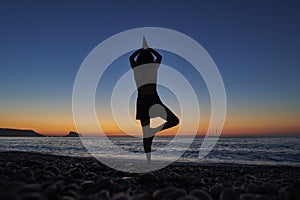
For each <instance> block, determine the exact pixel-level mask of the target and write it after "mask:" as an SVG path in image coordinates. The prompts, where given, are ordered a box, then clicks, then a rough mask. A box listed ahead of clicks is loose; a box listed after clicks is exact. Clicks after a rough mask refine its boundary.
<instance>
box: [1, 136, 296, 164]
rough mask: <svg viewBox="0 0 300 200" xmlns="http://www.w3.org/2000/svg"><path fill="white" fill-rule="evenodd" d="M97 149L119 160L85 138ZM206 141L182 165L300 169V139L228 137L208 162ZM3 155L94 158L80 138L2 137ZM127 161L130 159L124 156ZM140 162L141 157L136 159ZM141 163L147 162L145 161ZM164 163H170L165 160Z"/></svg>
mask: <svg viewBox="0 0 300 200" xmlns="http://www.w3.org/2000/svg"><path fill="white" fill-rule="evenodd" d="M83 139H84V140H85V142H88V143H90V144H91V146H93V148H94V149H95V152H97V151H98V152H99V154H98V155H97V156H102V157H108V158H117V157H120V156H118V155H115V154H114V149H110V150H109V151H108V152H105V153H103V152H101V147H100V146H99V145H97V139H95V138H83ZM171 139H172V138H168V137H156V138H155V139H154V142H153V149H154V150H155V149H160V148H162V147H165V146H166V145H167V144H168V143H169V142H170V140H171ZM110 140H111V141H112V142H113V143H114V144H115V145H118V146H119V147H120V148H122V149H124V150H126V151H131V152H135V153H142V152H143V145H142V139H141V138H134V137H112V138H110ZM185 141H186V140H185V138H182V140H181V141H180V142H179V143H178V145H177V146H176V148H171V149H167V150H166V151H169V152H173V153H176V152H178V151H182V150H185V149H184V148H183V147H184V143H185ZM202 141H203V138H201V137H197V138H195V139H194V142H193V143H192V144H191V146H190V148H189V149H187V150H186V151H185V153H184V154H183V155H182V156H181V158H180V159H179V161H190V162H205V163H206V162H217V163H220V162H221V163H241V164H243V163H245V164H271V165H297V166H300V156H299V155H300V145H299V144H300V137H226V138H219V140H218V143H217V144H216V146H215V147H214V149H213V150H212V151H211V152H210V153H209V155H207V156H206V158H205V159H203V160H199V159H198V153H199V148H200V146H201V144H202ZM0 142H1V143H0V151H33V152H41V153H49V154H56V155H68V156H85V157H86V156H91V155H90V154H89V152H88V151H87V150H86V149H85V147H84V146H83V145H82V142H81V140H80V139H79V138H64V137H45V138H37V137H36V138H35V137H34V138H30V137H29V138H28V137H0ZM121 157H122V158H123V159H124V158H126V155H122V156H121ZM136 159H139V156H137V157H136ZM140 159H144V157H141V158H140ZM161 159H167V158H164V157H161Z"/></svg>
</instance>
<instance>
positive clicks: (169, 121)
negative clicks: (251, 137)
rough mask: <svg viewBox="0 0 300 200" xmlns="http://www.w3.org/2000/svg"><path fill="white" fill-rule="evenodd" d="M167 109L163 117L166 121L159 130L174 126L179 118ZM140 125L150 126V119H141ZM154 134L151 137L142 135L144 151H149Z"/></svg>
mask: <svg viewBox="0 0 300 200" xmlns="http://www.w3.org/2000/svg"><path fill="white" fill-rule="evenodd" d="M166 111H167V116H166V117H165V120H166V123H164V124H163V126H162V128H161V129H160V130H159V131H162V130H165V129H168V128H172V127H174V126H176V125H177V124H178V123H179V119H178V118H177V117H176V115H174V114H173V113H172V112H171V111H170V110H169V109H167V110H166ZM141 125H142V126H143V127H144V126H150V119H141ZM153 138H154V136H151V137H146V138H145V137H143V145H144V150H145V153H149V152H151V145H152V141H153Z"/></svg>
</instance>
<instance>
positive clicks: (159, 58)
mask: <svg viewBox="0 0 300 200" xmlns="http://www.w3.org/2000/svg"><path fill="white" fill-rule="evenodd" d="M148 49H149V50H150V51H151V53H153V54H154V55H155V57H156V60H155V61H154V62H155V63H158V64H160V63H161V60H162V56H161V55H160V54H159V53H158V52H157V51H155V50H154V49H152V48H148Z"/></svg>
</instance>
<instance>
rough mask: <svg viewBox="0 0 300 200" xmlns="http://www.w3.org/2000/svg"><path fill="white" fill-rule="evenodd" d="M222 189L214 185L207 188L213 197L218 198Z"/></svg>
mask: <svg viewBox="0 0 300 200" xmlns="http://www.w3.org/2000/svg"><path fill="white" fill-rule="evenodd" d="M224 189H225V188H224V187H223V186H222V185H214V186H212V187H211V188H209V193H210V194H211V195H212V196H214V197H218V196H220V194H221V192H222V191H223V190H224Z"/></svg>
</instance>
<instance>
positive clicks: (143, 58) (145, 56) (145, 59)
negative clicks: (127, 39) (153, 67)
mask: <svg viewBox="0 0 300 200" xmlns="http://www.w3.org/2000/svg"><path fill="white" fill-rule="evenodd" d="M136 62H137V64H138V65H143V64H147V63H154V57H153V55H152V53H151V51H150V50H149V49H143V50H142V51H141V52H140V54H139V55H138V57H137V59H136Z"/></svg>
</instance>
